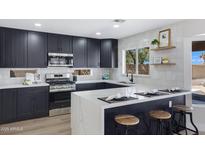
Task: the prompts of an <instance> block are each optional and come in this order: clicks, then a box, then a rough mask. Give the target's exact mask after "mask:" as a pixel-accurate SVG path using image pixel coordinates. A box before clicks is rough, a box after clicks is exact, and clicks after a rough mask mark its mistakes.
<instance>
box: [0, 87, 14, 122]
mask: <svg viewBox="0 0 205 154" xmlns="http://www.w3.org/2000/svg"><path fill="white" fill-rule="evenodd" d="M16 98H17V93H16V89H3V90H0V123H6V122H12V121H15V120H16V106H17V102H16Z"/></svg>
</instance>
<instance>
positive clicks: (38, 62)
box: [28, 31, 47, 68]
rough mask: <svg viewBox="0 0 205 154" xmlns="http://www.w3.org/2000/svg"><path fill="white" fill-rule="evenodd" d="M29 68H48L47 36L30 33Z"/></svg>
mask: <svg viewBox="0 0 205 154" xmlns="http://www.w3.org/2000/svg"><path fill="white" fill-rule="evenodd" d="M28 67H30V68H32V67H34V68H45V67H47V34H46V33H40V32H31V31H29V32H28Z"/></svg>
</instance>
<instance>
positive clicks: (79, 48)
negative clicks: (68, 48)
mask: <svg viewBox="0 0 205 154" xmlns="http://www.w3.org/2000/svg"><path fill="white" fill-rule="evenodd" d="M73 63H74V67H76V68H79V67H87V40H86V38H82V37H74V38H73Z"/></svg>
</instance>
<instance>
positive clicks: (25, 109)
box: [17, 87, 48, 120]
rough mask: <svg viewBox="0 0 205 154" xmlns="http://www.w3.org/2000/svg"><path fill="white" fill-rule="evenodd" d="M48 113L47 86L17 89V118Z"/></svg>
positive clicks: (40, 115)
mask: <svg viewBox="0 0 205 154" xmlns="http://www.w3.org/2000/svg"><path fill="white" fill-rule="evenodd" d="M47 115H48V87H35V88H22V89H18V101H17V119H18V120H25V119H30V118H36V117H42V116H47Z"/></svg>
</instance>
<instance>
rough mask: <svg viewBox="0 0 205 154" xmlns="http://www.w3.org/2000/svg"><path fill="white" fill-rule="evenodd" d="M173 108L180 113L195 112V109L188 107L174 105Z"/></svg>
mask: <svg viewBox="0 0 205 154" xmlns="http://www.w3.org/2000/svg"><path fill="white" fill-rule="evenodd" d="M173 108H174V109H176V110H178V111H183V112H192V110H193V107H189V106H186V105H174V106H173Z"/></svg>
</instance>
